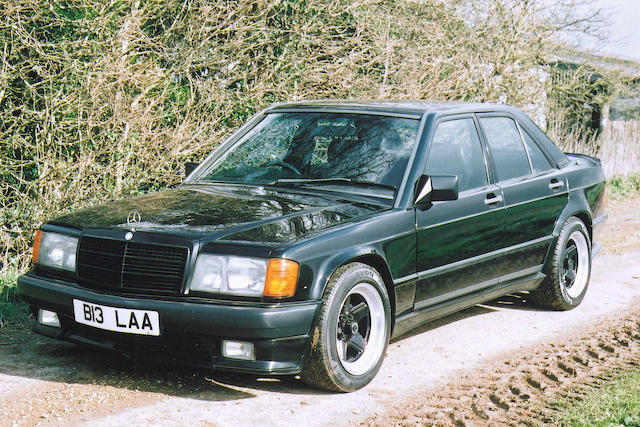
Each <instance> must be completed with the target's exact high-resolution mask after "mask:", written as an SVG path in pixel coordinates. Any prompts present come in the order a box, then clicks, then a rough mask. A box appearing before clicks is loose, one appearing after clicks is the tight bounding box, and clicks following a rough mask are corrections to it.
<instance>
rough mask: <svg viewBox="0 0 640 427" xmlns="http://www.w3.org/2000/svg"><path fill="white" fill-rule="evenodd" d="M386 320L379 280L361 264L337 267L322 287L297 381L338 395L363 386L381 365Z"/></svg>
mask: <svg viewBox="0 0 640 427" xmlns="http://www.w3.org/2000/svg"><path fill="white" fill-rule="evenodd" d="M390 318H391V315H390V307H389V298H388V295H387V291H386V288H385V286H384V282H383V281H382V277H381V276H380V274H379V273H378V272H377V271H376V270H375V269H373V268H372V267H370V266H368V265H366V264H361V263H352V264H347V265H345V266H342V267H340V268H339V269H338V270H336V271H335V273H334V274H333V275H332V276H331V278H330V279H329V283H328V284H327V288H326V290H325V295H324V301H323V304H322V307H321V309H320V314H319V316H318V318H317V320H316V323H315V324H314V328H313V336H312V342H311V349H310V352H309V356H308V357H307V358H306V359H305V362H304V365H303V371H302V373H301V376H302V379H303V380H304V381H305V382H306V383H307V384H309V385H312V386H315V387H320V388H323V389H327V390H332V391H342V392H346V391H354V390H357V389H359V388H361V387H363V386H365V385H366V384H368V383H369V382H370V381H371V380H372V379H373V378H374V377H375V375H376V374H377V372H378V370H379V369H380V366H381V365H382V360H383V358H384V353H385V351H386V348H387V344H388V342H389V334H390V330H391V327H390V324H391V322H390Z"/></svg>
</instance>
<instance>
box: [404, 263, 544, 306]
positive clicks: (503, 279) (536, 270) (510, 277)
mask: <svg viewBox="0 0 640 427" xmlns="http://www.w3.org/2000/svg"><path fill="white" fill-rule="evenodd" d="M542 267H543V265H542V264H540V265H537V266H535V267H531V268H525V269H524V270H520V271H516V272H515V273H510V274H506V275H504V276H500V277H498V278H495V279H490V280H485V281H484V282H480V283H476V284H475V285H472V286H467V287H466V288H462V289H458V290H456V291H453V292H449V293H446V294H443V295H439V296H437V297H434V298H430V299H428V300H424V301H421V302H419V303H417V304H415V305H414V307H413V309H414V310H420V309H422V308H425V307H428V306H430V305H436V304H439V303H441V302H445V301H448V300H451V299H454V298H458V297H461V296H463V295H466V294H470V293H473V292H476V291H479V290H481V289H484V288H488V287H490V286H495V285H498V284H500V283H505V284H507V283H509V282H512V281H514V280H517V279H521V278H523V277H529V276H534V275H538V274H540V272H541V271H542Z"/></svg>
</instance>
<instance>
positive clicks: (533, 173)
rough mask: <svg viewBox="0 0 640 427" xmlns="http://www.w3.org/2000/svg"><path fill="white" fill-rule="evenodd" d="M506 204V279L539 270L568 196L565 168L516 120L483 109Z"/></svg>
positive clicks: (481, 119) (484, 128) (484, 130)
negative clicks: (552, 158) (557, 164)
mask: <svg viewBox="0 0 640 427" xmlns="http://www.w3.org/2000/svg"><path fill="white" fill-rule="evenodd" d="M478 118H479V122H480V124H481V129H482V133H483V134H484V137H485V139H486V142H487V145H488V147H489V152H490V155H491V158H492V164H493V167H494V171H495V176H496V179H497V184H498V186H499V187H500V188H501V189H502V194H503V195H504V202H505V208H506V226H505V232H504V237H503V238H504V246H505V248H506V253H505V264H504V270H503V271H504V274H505V275H506V277H503V281H507V280H510V279H516V278H519V277H523V276H527V275H530V274H535V273H537V272H539V271H540V269H541V267H542V263H543V262H544V259H545V255H546V253H547V250H548V248H549V245H550V243H551V237H552V236H551V235H552V233H553V228H554V225H555V222H556V220H557V218H558V216H559V215H560V212H561V211H562V209H563V208H564V206H565V205H566V203H567V199H568V191H567V182H566V178H565V176H564V174H563V173H562V172H561V171H560V170H559V169H557V168H556V167H555V166H554V165H553V164H552V163H551V161H550V160H549V157H548V155H547V154H546V153H545V152H544V150H542V149H541V148H540V146H539V145H538V144H537V143H536V141H535V140H534V139H533V138H532V137H531V136H530V135H529V133H528V132H527V131H526V129H524V128H523V127H522V126H521V124H520V123H518V121H517V120H515V119H514V118H513V117H510V116H509V115H506V114H479V115H478Z"/></svg>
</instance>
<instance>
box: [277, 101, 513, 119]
mask: <svg viewBox="0 0 640 427" xmlns="http://www.w3.org/2000/svg"><path fill="white" fill-rule="evenodd" d="M291 110H320V111H331V110H338V111H340V110H350V111H354V110H356V111H362V112H367V111H369V112H378V113H389V114H407V115H414V116H422V115H423V114H424V113H440V114H453V113H465V112H491V111H505V112H506V111H508V112H512V113H515V112H517V111H518V110H516V109H515V108H513V107H509V106H507V105H502V104H489V103H486V104H485V103H472V102H442V101H426V100H354V101H345V100H318V101H298V102H287V103H281V104H276V105H274V106H272V107H269V108H268V109H267V110H266V112H275V111H291Z"/></svg>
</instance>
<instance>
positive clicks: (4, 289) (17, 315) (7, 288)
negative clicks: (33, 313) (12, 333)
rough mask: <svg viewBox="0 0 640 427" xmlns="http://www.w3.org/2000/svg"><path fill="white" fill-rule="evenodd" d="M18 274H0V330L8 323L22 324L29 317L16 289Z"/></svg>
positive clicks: (10, 272) (13, 272) (12, 272)
mask: <svg viewBox="0 0 640 427" xmlns="http://www.w3.org/2000/svg"><path fill="white" fill-rule="evenodd" d="M17 278H18V273H17V272H15V271H8V272H6V273H0V328H2V327H3V326H5V325H7V324H8V323H14V322H24V321H26V320H27V318H28V317H29V310H28V307H27V304H25V303H24V302H22V300H21V299H20V296H19V295H18V290H17V289H16V280H17Z"/></svg>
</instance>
